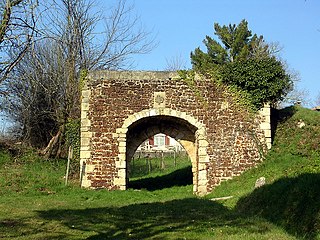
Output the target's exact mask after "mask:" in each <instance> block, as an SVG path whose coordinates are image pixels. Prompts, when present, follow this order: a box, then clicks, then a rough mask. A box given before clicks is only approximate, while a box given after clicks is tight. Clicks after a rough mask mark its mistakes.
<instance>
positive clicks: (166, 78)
mask: <svg viewBox="0 0 320 240" xmlns="http://www.w3.org/2000/svg"><path fill="white" fill-rule="evenodd" d="M81 107H82V112H81V151H80V158H81V185H82V186H83V187H89V188H106V189H109V190H113V189H121V190H124V189H126V186H127V163H128V161H129V160H130V159H131V157H132V156H133V154H134V152H135V150H136V149H137V147H138V146H139V145H140V144H141V143H142V142H143V141H144V140H146V139H147V138H148V137H151V136H153V135H154V134H157V133H165V134H167V135H169V136H171V137H173V138H175V139H176V140H177V141H179V142H180V143H181V144H182V146H183V147H184V148H185V149H186V151H187V152H188V154H189V156H190V159H191V162H192V171H193V186H194V192H195V193H197V194H206V193H208V192H210V191H212V189H213V188H214V187H215V186H217V185H218V184H220V182H221V181H222V180H226V179H230V178H232V177H233V176H237V175H239V174H241V173H242V172H243V171H245V170H246V169H249V168H251V167H253V166H255V165H256V164H257V163H259V162H260V161H261V160H262V155H263V152H264V151H265V150H266V148H270V147H271V128H270V109H269V108H268V107H266V108H264V109H262V110H261V111H260V115H257V116H255V117H253V116H252V114H250V113H249V112H248V111H246V110H244V109H242V108H241V107H239V106H238V105H237V104H235V103H234V100H233V98H232V95H231V94H229V93H227V92H226V90H225V89H223V88H222V87H217V86H216V85H215V84H214V83H213V82H212V81H210V80H206V79H201V78H198V79H197V80H196V81H195V83H193V84H190V83H187V82H186V81H185V80H182V79H180V78H179V77H178V75H177V74H176V73H174V72H116V71H96V72H91V73H90V74H89V76H88V81H87V83H86V85H85V87H84V89H83V91H82V106H81ZM269 135H270V136H269Z"/></svg>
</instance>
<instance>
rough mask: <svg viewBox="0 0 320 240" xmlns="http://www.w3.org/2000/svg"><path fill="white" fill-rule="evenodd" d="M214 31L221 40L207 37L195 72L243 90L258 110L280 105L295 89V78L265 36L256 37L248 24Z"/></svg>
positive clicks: (195, 62)
mask: <svg viewBox="0 0 320 240" xmlns="http://www.w3.org/2000/svg"><path fill="white" fill-rule="evenodd" d="M214 30H215V35H217V37H218V39H219V41H217V40H215V39H212V38H211V37H209V36H206V39H205V40H204V41H203V43H204V44H205V46H206V48H207V52H203V51H202V50H201V49H200V48H199V47H198V48H196V49H195V50H194V52H192V53H191V63H192V69H193V70H195V71H196V72H198V73H201V74H202V75H204V76H206V77H207V78H210V79H213V80H215V81H218V82H221V83H225V84H227V85H229V86H233V87H234V88H236V89H238V90H240V89H241V90H243V92H246V93H247V94H248V95H249V96H250V98H249V99H250V101H251V103H252V104H253V105H254V106H255V108H256V109H260V108H261V107H263V105H264V104H265V103H271V104H276V103H278V102H279V101H281V100H283V98H284V96H285V95H286V94H287V93H288V92H289V91H291V90H292V87H293V81H292V76H291V75H290V74H288V73H287V72H286V69H285V66H284V64H283V63H282V62H281V61H280V60H278V59H277V58H276V57H275V56H274V55H275V54H274V51H273V48H272V47H270V46H269V45H268V44H267V43H265V41H264V39H263V36H259V37H258V36H257V35H256V34H254V35H252V33H251V31H250V30H249V29H248V23H247V21H245V20H242V21H241V22H240V23H239V24H238V25H235V24H233V25H231V24H230V25H228V26H226V25H224V26H220V25H219V24H218V23H215V24H214ZM238 90H236V91H238Z"/></svg>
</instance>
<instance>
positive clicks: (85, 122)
mask: <svg viewBox="0 0 320 240" xmlns="http://www.w3.org/2000/svg"><path fill="white" fill-rule="evenodd" d="M90 126H91V122H90V120H89V119H87V118H82V119H81V127H90Z"/></svg>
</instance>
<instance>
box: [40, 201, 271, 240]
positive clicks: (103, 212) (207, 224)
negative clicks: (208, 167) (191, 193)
mask: <svg viewBox="0 0 320 240" xmlns="http://www.w3.org/2000/svg"><path fill="white" fill-rule="evenodd" d="M39 215H40V217H42V218H43V219H46V220H54V221H59V222H61V223H63V224H65V225H66V226H68V227H69V228H73V229H77V230H80V231H85V232H88V231H89V232H94V233H96V235H94V236H91V237H89V238H88V239H150V238H152V239H167V238H168V239H183V237H184V236H188V234H191V235H190V236H193V238H195V237H196V238H198V237H199V234H200V233H201V234H200V235H201V236H203V234H204V235H205V236H207V237H208V236H209V237H213V235H214V233H213V231H214V229H215V228H219V227H226V226H227V227H229V231H230V233H232V234H236V232H237V231H239V232H243V231H248V232H257V233H260V234H261V233H262V234H263V233H264V232H265V231H268V226H267V227H266V224H265V223H261V222H257V221H254V219H247V218H246V219H240V218H237V217H232V211H230V210H229V209H227V208H226V207H224V206H222V205H221V204H218V203H215V202H212V201H210V200H205V199H197V198H186V199H180V200H173V201H167V202H154V203H141V204H133V205H128V206H124V207H104V208H93V209H84V210H49V211H42V212H39ZM244 229H245V230H244ZM192 234H193V235H192ZM226 234H228V233H226ZM170 236H171V237H170ZM172 236H174V238H173V237H172ZM191 238H192V237H191Z"/></svg>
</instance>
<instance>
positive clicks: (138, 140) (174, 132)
mask: <svg viewBox="0 0 320 240" xmlns="http://www.w3.org/2000/svg"><path fill="white" fill-rule="evenodd" d="M197 130H198V128H197V127H195V126H193V125H192V124H190V123H189V122H188V121H186V120H184V119H181V118H178V117H172V116H165V115H159V116H151V117H145V118H142V119H139V120H138V121H136V122H134V123H133V124H131V125H130V126H129V127H128V131H127V134H126V141H127V142H126V166H127V168H126V182H127V186H132V185H130V184H129V183H130V182H129V169H130V168H129V164H130V161H131V160H132V158H133V156H134V154H135V152H136V150H137V148H138V147H139V146H140V145H141V144H142V143H143V142H144V141H146V140H147V139H149V138H151V137H153V136H154V135H156V134H164V135H166V136H169V137H171V138H173V139H175V140H176V141H177V142H178V143H179V144H180V145H181V146H182V147H183V148H184V149H185V151H186V153H187V155H188V156H189V163H191V164H189V165H191V166H189V167H188V166H186V167H185V168H183V169H179V170H177V171H175V172H174V173H172V174H171V175H170V174H169V175H170V176H169V175H168V176H167V177H168V179H170V177H172V175H174V174H177V175H179V174H180V175H181V176H183V175H184V176H185V182H182V179H179V180H178V181H179V183H177V182H176V183H174V182H173V183H172V184H173V185H174V184H177V185H187V184H189V183H190V184H193V186H197V179H198V178H197V157H196V153H197V148H196V132H197ZM162 179H163V180H161V179H160V178H158V179H157V180H158V184H161V182H162V183H164V181H165V177H163V178H162ZM142 186H145V183H143V184H142ZM163 186H170V184H163ZM155 187H156V186H149V187H144V188H146V189H155ZM194 191H196V189H195V188H194Z"/></svg>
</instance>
